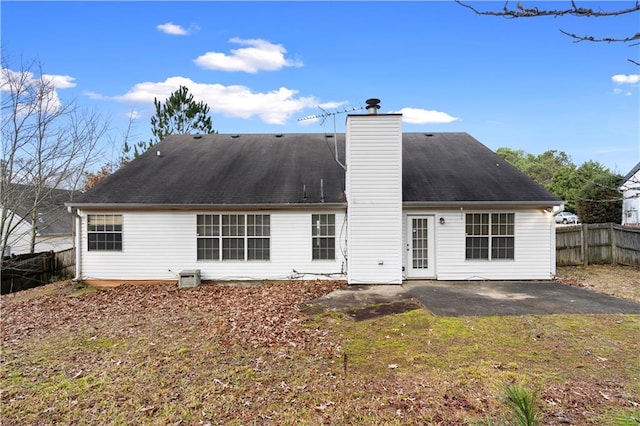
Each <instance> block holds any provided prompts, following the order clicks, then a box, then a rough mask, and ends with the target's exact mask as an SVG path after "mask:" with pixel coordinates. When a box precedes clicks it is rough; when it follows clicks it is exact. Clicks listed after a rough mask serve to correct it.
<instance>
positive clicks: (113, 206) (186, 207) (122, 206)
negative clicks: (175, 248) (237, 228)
mask: <svg viewBox="0 0 640 426" xmlns="http://www.w3.org/2000/svg"><path fill="white" fill-rule="evenodd" d="M66 206H67V207H71V208H75V209H80V210H109V211H116V210H180V211H194V210H221V211H222V210H229V211H231V210H236V211H238V210H281V209H309V208H313V209H319V208H321V209H332V208H346V207H347V203H270V204H147V203H66Z"/></svg>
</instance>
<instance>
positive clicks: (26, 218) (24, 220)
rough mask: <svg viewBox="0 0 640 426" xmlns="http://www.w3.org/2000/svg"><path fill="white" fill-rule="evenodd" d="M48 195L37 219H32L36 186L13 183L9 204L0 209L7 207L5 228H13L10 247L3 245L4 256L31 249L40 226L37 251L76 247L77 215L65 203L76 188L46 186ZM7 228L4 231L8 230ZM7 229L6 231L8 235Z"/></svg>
mask: <svg viewBox="0 0 640 426" xmlns="http://www.w3.org/2000/svg"><path fill="white" fill-rule="evenodd" d="M45 192H46V196H45V197H44V199H43V200H42V201H41V202H40V203H39V209H38V212H37V214H36V215H35V216H36V217H37V219H36V223H35V224H34V223H32V220H31V217H32V214H31V213H32V212H33V205H34V202H33V187H31V186H29V185H18V184H12V185H11V186H10V188H9V191H8V194H9V195H10V196H9V197H7V199H8V203H7V204H9V205H8V206H0V209H2V211H0V213H3V212H4V211H5V210H4V209H5V208H6V212H7V217H8V220H7V221H6V223H5V230H6V229H11V231H10V233H9V239H8V242H7V246H6V247H2V253H3V255H4V256H10V255H19V254H26V253H30V251H31V234H32V229H33V226H34V225H35V227H36V236H35V249H34V252H35V253H39V252H45V251H55V252H58V251H62V250H67V249H70V248H73V234H72V232H73V216H71V214H69V212H68V210H67V208H66V207H65V203H67V202H69V201H70V200H71V198H72V192H71V191H68V190H63V189H50V188H47V189H45ZM5 230H3V231H5ZM4 234H5V232H2V235H3V236H4Z"/></svg>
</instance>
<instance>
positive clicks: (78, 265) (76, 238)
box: [68, 207, 82, 282]
mask: <svg viewBox="0 0 640 426" xmlns="http://www.w3.org/2000/svg"><path fill="white" fill-rule="evenodd" d="M68 210H69V213H71V214H72V215H73V218H74V222H75V223H74V224H75V235H74V244H73V245H74V247H75V249H76V273H75V277H74V278H73V281H76V282H78V281H82V246H81V243H80V242H81V241H82V239H81V238H80V236H81V235H82V216H80V215H79V214H78V209H74V208H73V207H68Z"/></svg>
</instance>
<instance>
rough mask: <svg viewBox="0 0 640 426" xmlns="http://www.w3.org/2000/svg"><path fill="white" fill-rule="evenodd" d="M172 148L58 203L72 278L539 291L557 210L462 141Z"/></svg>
mask: <svg viewBox="0 0 640 426" xmlns="http://www.w3.org/2000/svg"><path fill="white" fill-rule="evenodd" d="M372 106H373V107H374V108H371V109H370V110H373V111H372V113H369V114H350V115H348V116H347V119H346V132H345V134H338V135H335V136H334V135H326V134H276V135H268V134H237V135H234V134H213V135H195V136H194V135H180V136H170V137H168V138H167V139H166V140H164V141H162V142H161V143H159V144H157V145H155V146H154V147H153V148H152V149H150V150H149V151H147V152H145V153H144V154H143V155H141V156H140V157H138V158H137V159H135V160H134V161H132V162H131V163H130V164H128V165H127V166H125V167H123V168H122V169H120V170H118V171H117V172H115V173H114V174H113V175H111V176H110V177H108V178H106V179H105V180H104V181H103V182H102V183H101V184H99V185H98V186H96V187H94V188H93V189H91V190H89V191H88V192H86V193H84V194H81V195H80V196H78V197H77V198H76V199H75V200H74V201H73V202H72V203H69V206H70V208H71V210H72V211H73V213H74V214H75V216H76V226H77V241H76V246H77V247H78V250H77V257H78V259H77V265H79V268H78V269H77V272H78V277H77V278H78V279H84V280H147V279H163V280H166V279H176V278H177V277H178V274H179V273H180V271H182V270H200V271H201V272H200V273H201V275H202V279H203V280H237V279H259V280H262V279H287V278H316V277H331V278H337V279H346V280H347V281H348V282H349V283H350V284H361V283H387V284H399V283H402V281H403V280H405V279H418V278H424V279H438V280H481V279H527V280H534V279H549V278H551V277H553V276H554V275H555V222H554V219H553V213H554V211H559V210H560V209H561V205H562V201H561V200H559V199H558V198H556V197H555V196H553V195H551V194H550V193H549V192H547V191H546V190H545V189H544V188H542V187H541V186H539V185H538V184H536V183H535V182H533V181H532V180H531V179H529V178H528V177H527V176H525V175H524V174H522V173H521V172H520V171H518V170H517V169H515V168H514V167H512V166H511V165H509V164H508V163H507V162H506V161H504V160H503V159H501V158H500V157H498V156H497V155H496V154H495V153H493V152H492V151H491V150H489V149H488V148H487V147H485V146H484V145H482V144H481V143H480V142H478V141H477V140H475V139H474V138H472V137H471V136H469V135H468V134H466V133H403V132H402V125H401V124H402V116H401V115H400V114H377V113H376V111H377V108H375V107H378V108H379V106H378V105H372Z"/></svg>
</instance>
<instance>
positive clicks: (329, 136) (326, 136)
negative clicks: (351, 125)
mask: <svg viewBox="0 0 640 426" xmlns="http://www.w3.org/2000/svg"><path fill="white" fill-rule="evenodd" d="M324 137H325V138H327V139H331V138H332V137H333V135H329V134H327V135H324Z"/></svg>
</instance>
